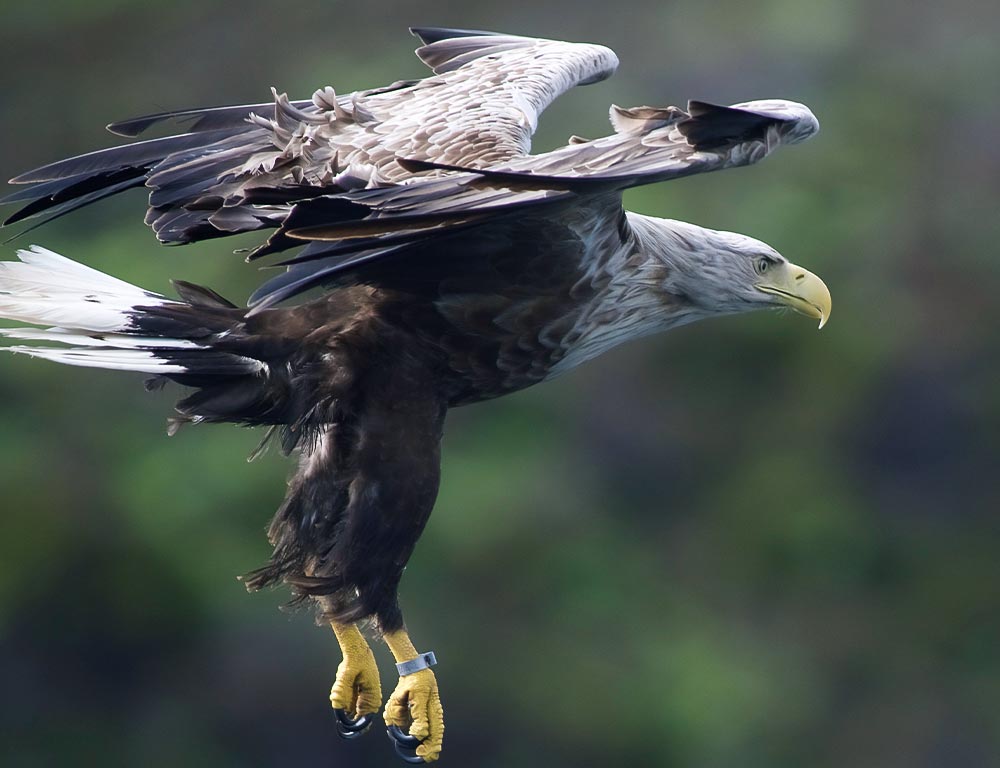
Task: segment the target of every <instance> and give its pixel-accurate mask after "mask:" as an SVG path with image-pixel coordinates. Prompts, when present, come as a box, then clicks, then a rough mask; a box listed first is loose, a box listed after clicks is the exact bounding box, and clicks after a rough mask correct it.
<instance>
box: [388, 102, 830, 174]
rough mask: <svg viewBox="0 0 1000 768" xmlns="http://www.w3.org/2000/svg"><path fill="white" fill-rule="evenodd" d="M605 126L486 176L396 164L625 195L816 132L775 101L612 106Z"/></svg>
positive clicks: (789, 105) (812, 120) (793, 109)
mask: <svg viewBox="0 0 1000 768" xmlns="http://www.w3.org/2000/svg"><path fill="white" fill-rule="evenodd" d="M611 123H612V125H613V126H614V128H615V134H614V135H612V136H605V137H603V138H599V139H594V140H592V141H587V140H584V139H579V138H576V137H574V139H573V140H572V141H571V143H570V144H569V145H568V146H565V147H562V148H560V149H557V150H555V151H553V152H548V153H546V154H543V155H536V156H527V157H520V158H515V159H513V160H511V161H509V162H507V163H503V164H500V165H496V166H493V167H490V168H487V169H482V168H474V167H469V166H465V167H462V166H459V165H454V164H453V165H449V164H444V163H440V162H436V161H431V162H428V161H424V160H420V159H417V158H413V159H406V160H403V161H402V165H403V166H404V167H406V168H409V169H410V170H412V171H421V170H430V169H437V170H449V171H472V172H475V173H478V174H480V175H481V176H483V177H484V178H489V179H492V180H494V181H495V182H505V183H508V184H522V185H525V186H531V187H532V188H534V189H566V190H574V191H577V192H583V191H588V190H596V189H625V188H628V187H634V186H639V185H641V184H652V183H654V182H658V181H667V180H669V179H676V178H681V177H684V176H691V175H693V174H696V173H706V172H708V171H715V170H721V169H724V168H734V167H738V166H742V165H751V164H752V163H756V162H759V161H760V160H763V159H764V158H765V157H767V155H769V154H770V153H771V152H772V151H774V150H775V149H776V148H777V147H779V146H782V145H787V144H797V143H798V142H800V141H805V140H806V139H808V138H809V137H810V136H812V135H813V134H815V133H816V132H817V131H818V130H819V122H818V121H817V120H816V117H815V115H813V113H812V112H811V111H810V110H809V108H808V107H806V106H805V105H804V104H798V103H796V102H794V101H784V100H781V99H769V100H766V101H749V102H744V103H742V104H734V105H732V106H729V107H724V106H720V105H718V104H709V103H708V102H704V101H691V102H688V108H687V110H684V109H681V108H679V107H635V108H632V109H623V108H621V107H618V106H612V107H611Z"/></svg>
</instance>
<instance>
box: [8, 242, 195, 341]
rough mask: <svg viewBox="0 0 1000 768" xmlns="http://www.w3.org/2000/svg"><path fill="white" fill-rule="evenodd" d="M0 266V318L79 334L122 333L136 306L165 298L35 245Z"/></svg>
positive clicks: (126, 328) (169, 302) (147, 304)
mask: <svg viewBox="0 0 1000 768" xmlns="http://www.w3.org/2000/svg"><path fill="white" fill-rule="evenodd" d="M17 255H18V257H19V258H20V261H4V262H0V318H6V319H8V320H19V321H21V322H24V323H34V324H36V325H56V326H60V327H63V328H72V329H79V330H83V331H96V332H100V331H126V330H128V327H129V320H130V316H129V312H130V311H131V310H132V309H134V308H135V307H136V306H159V305H164V304H171V303H175V302H171V301H170V300H169V299H167V298H166V297H165V296H161V295H159V294H156V293H150V292H148V291H144V290H143V289H142V288H138V287H137V286H134V285H131V284H130V283H126V282H124V281H123V280H119V279H118V278H116V277H111V276H110V275H106V274H104V273H103V272H98V271H97V270H96V269H91V268H90V267H87V266H84V265H83V264H79V263H77V262H75V261H71V260H70V259H67V258H66V257H65V256H60V255H59V254H58V253H54V252H52V251H50V250H47V249H46V248H42V247H40V246H37V245H33V246H31V247H30V248H29V249H27V250H20V251H18V252H17Z"/></svg>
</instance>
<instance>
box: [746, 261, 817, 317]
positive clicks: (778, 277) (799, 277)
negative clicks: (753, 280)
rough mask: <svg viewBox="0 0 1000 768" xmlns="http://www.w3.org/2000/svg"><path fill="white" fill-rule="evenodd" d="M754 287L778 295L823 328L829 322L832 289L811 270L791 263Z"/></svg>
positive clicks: (788, 304) (771, 272) (768, 275)
mask: <svg viewBox="0 0 1000 768" xmlns="http://www.w3.org/2000/svg"><path fill="white" fill-rule="evenodd" d="M755 287H756V288H757V290H758V291H763V292H764V293H770V294H773V295H775V296H777V297H778V298H779V299H780V300H781V301H782V303H784V304H786V305H787V306H789V307H791V308H792V309H794V310H795V311H796V312H800V313H802V314H803V315H807V316H809V317H814V318H816V319H818V320H819V327H820V328H822V327H823V326H824V325H826V323H827V321H828V320H829V319H830V311H831V309H832V306H833V302H832V300H831V298H830V289H829V288H827V287H826V283H824V282H823V281H822V280H820V279H819V278H818V277H817V276H816V275H814V274H813V273H812V272H810V271H809V270H808V269H803V268H802V267H799V266H796V265H795V264H792V263H791V262H789V263H788V264H786V265H785V268H784V269H774V270H771V271H770V272H768V273H767V275H766V277H765V279H763V280H761V282H759V283H757V284H756V286H755Z"/></svg>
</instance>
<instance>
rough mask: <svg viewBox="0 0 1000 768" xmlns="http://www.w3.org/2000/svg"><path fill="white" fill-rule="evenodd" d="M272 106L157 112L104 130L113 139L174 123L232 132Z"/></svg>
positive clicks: (189, 128) (298, 105)
mask: <svg viewBox="0 0 1000 768" xmlns="http://www.w3.org/2000/svg"><path fill="white" fill-rule="evenodd" d="M310 104H312V101H311V100H309V99H305V100H299V101H293V102H292V106H293V107H296V108H297V109H303V108H305V107H308V106H309V105H310ZM273 108H274V102H273V101H266V102H263V103H261V104H242V105H239V106H232V107H204V108H197V109H178V110H171V111H169V112H157V113H156V114H152V115H142V116H140V117H130V118H128V119H127V120H118V121H116V122H113V123H108V125H107V129H108V130H109V131H110V132H111V133H113V134H115V135H116V136H124V137H126V138H130V139H133V138H135V137H136V136H139V135H140V134H142V133H145V132H146V131H147V130H149V129H150V128H152V127H153V126H154V125H157V124H158V123H164V122H166V121H168V120H173V121H174V122H177V123H187V122H189V123H190V125H188V126H187V127H186V132H187V133H203V132H205V131H213V130H220V129H233V128H239V127H242V126H245V125H246V122H247V118H248V117H249V116H250V113H251V112H257V113H260V112H262V111H265V110H268V109H273Z"/></svg>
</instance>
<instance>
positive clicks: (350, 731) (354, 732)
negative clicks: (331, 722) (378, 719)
mask: <svg viewBox="0 0 1000 768" xmlns="http://www.w3.org/2000/svg"><path fill="white" fill-rule="evenodd" d="M333 714H334V715H336V717H337V733H338V734H340V738H342V739H347V740H348V741H350V740H351V739H356V738H358V737H359V736H363V735H364V733H365V731H367V730H368V729H369V728H370V727H371V724H372V722H373V718H372V716H371V715H362V716H361V717H359V718H358V719H357V720H352V719H351V718H350V717H348V715H347V713H346V712H345V711H344V710H342V709H335V710H333Z"/></svg>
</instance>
